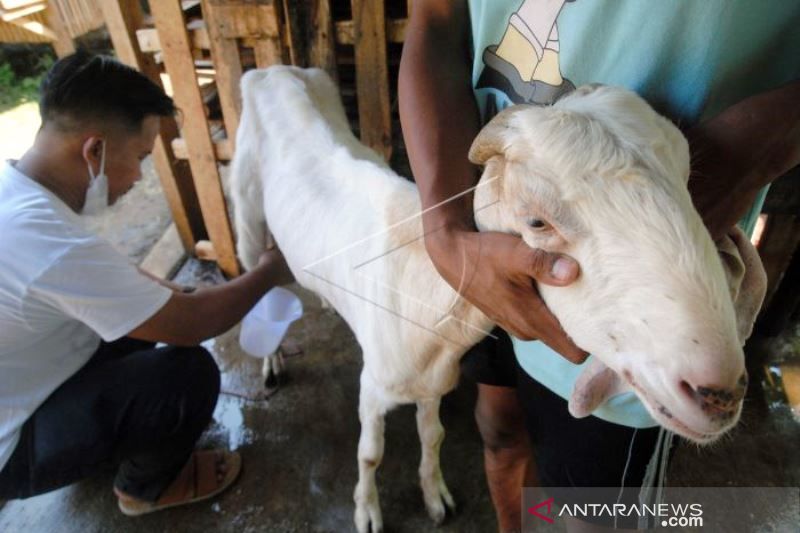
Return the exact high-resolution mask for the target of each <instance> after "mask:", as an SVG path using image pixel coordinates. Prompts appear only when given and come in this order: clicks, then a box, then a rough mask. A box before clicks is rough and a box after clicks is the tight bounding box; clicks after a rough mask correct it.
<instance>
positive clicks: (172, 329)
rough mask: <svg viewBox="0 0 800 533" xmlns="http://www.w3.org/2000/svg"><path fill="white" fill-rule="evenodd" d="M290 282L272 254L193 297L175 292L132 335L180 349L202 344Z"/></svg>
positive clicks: (280, 261) (281, 263)
mask: <svg viewBox="0 0 800 533" xmlns="http://www.w3.org/2000/svg"><path fill="white" fill-rule="evenodd" d="M291 281H292V276H291V272H289V269H288V267H287V266H286V263H285V261H284V260H283V256H282V255H281V254H280V252H278V251H274V252H269V253H267V254H264V255H263V256H262V260H261V261H260V262H259V264H258V266H256V268H254V269H253V270H251V271H250V272H247V273H245V274H242V275H241V276H239V277H238V278H236V279H233V280H231V281H229V282H227V283H225V284H223V285H218V286H216V287H210V288H206V289H198V290H196V291H195V292H192V293H190V294H185V293H182V292H174V293H173V295H172V297H170V299H169V300H168V301H167V303H166V304H165V305H164V306H163V307H162V308H161V309H160V310H159V311H158V312H157V313H156V314H155V315H153V316H152V317H150V318H149V319H148V320H147V321H146V322H144V323H143V324H142V325H141V326H139V327H138V328H136V329H134V330H133V331H131V332H130V333H129V336H131V337H134V338H136V339H142V340H148V341H157V342H165V343H167V344H175V345H178V346H193V345H196V344H199V343H200V342H202V341H204V340H206V339H209V338H211V337H215V336H217V335H220V334H222V333H224V332H226V331H228V330H229V329H230V328H232V327H233V326H234V325H235V324H236V323H238V322H239V321H240V320H241V319H242V318H243V317H244V315H245V314H246V313H247V312H248V311H249V310H250V309H251V308H252V307H253V306H254V305H255V304H256V303H257V302H258V300H259V299H260V298H261V297H262V296H263V295H264V293H265V292H267V291H268V290H269V289H271V288H272V287H274V286H276V285H281V284H285V283H289V282H291Z"/></svg>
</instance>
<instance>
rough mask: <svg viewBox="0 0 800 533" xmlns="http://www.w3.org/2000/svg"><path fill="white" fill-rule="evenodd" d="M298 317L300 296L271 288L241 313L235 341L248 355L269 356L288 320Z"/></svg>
mask: <svg viewBox="0 0 800 533" xmlns="http://www.w3.org/2000/svg"><path fill="white" fill-rule="evenodd" d="M301 316H303V303H302V302H301V301H300V298H298V297H297V296H296V295H295V294H294V293H293V292H291V291H289V290H286V289H284V288H282V287H274V288H273V289H272V290H270V291H269V292H267V293H266V294H265V295H264V296H263V297H262V298H261V300H260V301H259V302H258V303H257V304H256V305H255V307H253V308H252V309H251V310H250V312H249V313H247V315H245V317H244V319H243V320H242V329H241V331H240V333H239V344H240V345H241V347H242V349H243V350H244V351H245V352H247V354H248V355H252V356H253V357H260V358H264V357H269V356H270V355H272V354H273V353H275V350H277V349H278V346H280V344H281V341H282V340H283V336H284V335H286V331H287V330H288V329H289V326H290V325H291V323H292V322H294V321H295V320H297V319H298V318H300V317H301Z"/></svg>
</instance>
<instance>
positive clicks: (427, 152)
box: [398, 1, 480, 232]
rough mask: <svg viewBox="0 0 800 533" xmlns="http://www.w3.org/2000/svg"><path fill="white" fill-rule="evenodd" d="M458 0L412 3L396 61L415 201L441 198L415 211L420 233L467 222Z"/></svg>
mask: <svg viewBox="0 0 800 533" xmlns="http://www.w3.org/2000/svg"><path fill="white" fill-rule="evenodd" d="M465 4H466V3H464V5H461V4H454V3H453V2H436V1H429V2H418V3H417V4H415V5H414V10H413V11H412V17H411V20H410V22H409V27H408V31H407V33H406V36H407V37H406V41H405V44H404V48H403V57H402V61H401V63H400V77H399V84H398V85H399V99H400V118H401V121H402V124H403V137H404V139H405V143H406V147H407V149H408V154H409V161H410V163H411V168H412V170H413V172H414V178H415V180H416V182H417V185H418V187H419V193H420V197H421V200H422V206H423V209H429V208H431V207H433V206H437V205H439V204H442V205H441V206H439V207H437V208H436V209H430V210H429V211H427V212H426V213H425V215H424V216H423V223H424V225H425V228H426V232H430V231H432V230H434V229H436V228H439V227H442V226H460V227H469V228H472V227H473V226H474V222H473V215H472V212H473V209H472V194H469V193H468V194H463V195H462V196H458V195H459V194H461V193H464V191H467V190H468V189H470V188H471V187H473V186H474V185H475V183H476V182H477V173H476V169H475V167H474V166H473V165H472V164H471V163H470V162H469V159H468V158H467V154H468V153H469V147H470V145H471V143H472V140H473V139H474V138H475V135H477V133H478V130H479V127H480V120H479V114H478V108H477V105H476V103H475V99H474V97H473V94H472V90H471V83H470V61H469V57H468V48H467V47H468V31H467V28H468V20H467V17H468V15H467V10H466V5H465ZM453 197H457V198H455V199H453ZM451 199H452V200H451ZM448 200H451V201H448ZM443 202H445V203H443Z"/></svg>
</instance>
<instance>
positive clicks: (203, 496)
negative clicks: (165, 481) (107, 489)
mask: <svg viewBox="0 0 800 533" xmlns="http://www.w3.org/2000/svg"><path fill="white" fill-rule="evenodd" d="M209 455H213V456H214V457H215V460H214V462H215V465H216V466H219V465H221V464H224V465H225V468H226V469H225V474H224V477H223V478H222V479H219V478H218V477H217V478H216V479H214V480H213V481H214V484H215V485H216V486H215V488H214V489H212V490H209V491H205V492H200V488H201V487H208V486H209V485H211V483H210V481H211V479H209V478H208V472H206V471H204V470H203V469H202V468H200V463H201V462H203V461H208V460H209V459H204V458H205V457H207V456H209ZM241 469H242V457H241V456H240V455H239V454H238V453H237V452H229V451H225V450H198V451H195V452H194V453H193V454H192V456H191V457H190V458H189V462H188V463H186V466H184V467H183V470H181V472H180V474H178V476H177V477H176V478H175V480H174V481H173V482H172V484H171V485H170V486H169V487H167V489H166V490H165V491H164V494H163V495H162V496H161V498H159V499H158V501H156V502H146V501H142V500H138V499H136V498H132V497H130V496H127V495H126V494H124V493H122V492H121V491H119V490H117V489H116V488H115V489H114V493H115V494H116V495H117V498H118V503H119V510H120V511H122V513H123V514H125V515H127V516H140V515H143V514H148V513H153V512H155V511H160V510H162V509H169V508H170V507H177V506H179V505H187V504H190V503H195V502H200V501H203V500H207V499H209V498H213V497H214V496H216V495H217V494H219V493H220V492H222V491H223V490H225V489H227V488H228V487H229V486H231V484H232V483H233V482H234V481H236V478H237V477H238V475H239V472H240V471H241ZM217 473H218V471H217V470H216V469H215V471H214V474H215V475H216V474H217ZM187 481H188V482H189V483H191V487H187V486H185V485H186V483H187ZM178 483H180V484H183V485H184V486H183V487H178V486H177V485H176V484H178ZM178 489H180V490H181V493H183V494H186V496H184V497H181V498H180V499H178V500H174V501H169V500H172V495H171V494H170V492H174V491H175V490H178ZM187 489H189V490H187ZM165 499H166V500H167V501H164V500H165Z"/></svg>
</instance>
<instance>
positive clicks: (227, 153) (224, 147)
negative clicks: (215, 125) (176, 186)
mask: <svg viewBox="0 0 800 533" xmlns="http://www.w3.org/2000/svg"><path fill="white" fill-rule="evenodd" d="M172 151H173V152H174V153H175V157H177V158H178V159H189V149H188V148H187V147H186V139H183V138H181V137H178V138H176V139H173V141H172ZM214 155H215V156H216V158H217V159H218V160H220V161H230V160H231V159H233V142H232V140H231V139H220V140H218V141H214Z"/></svg>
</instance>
